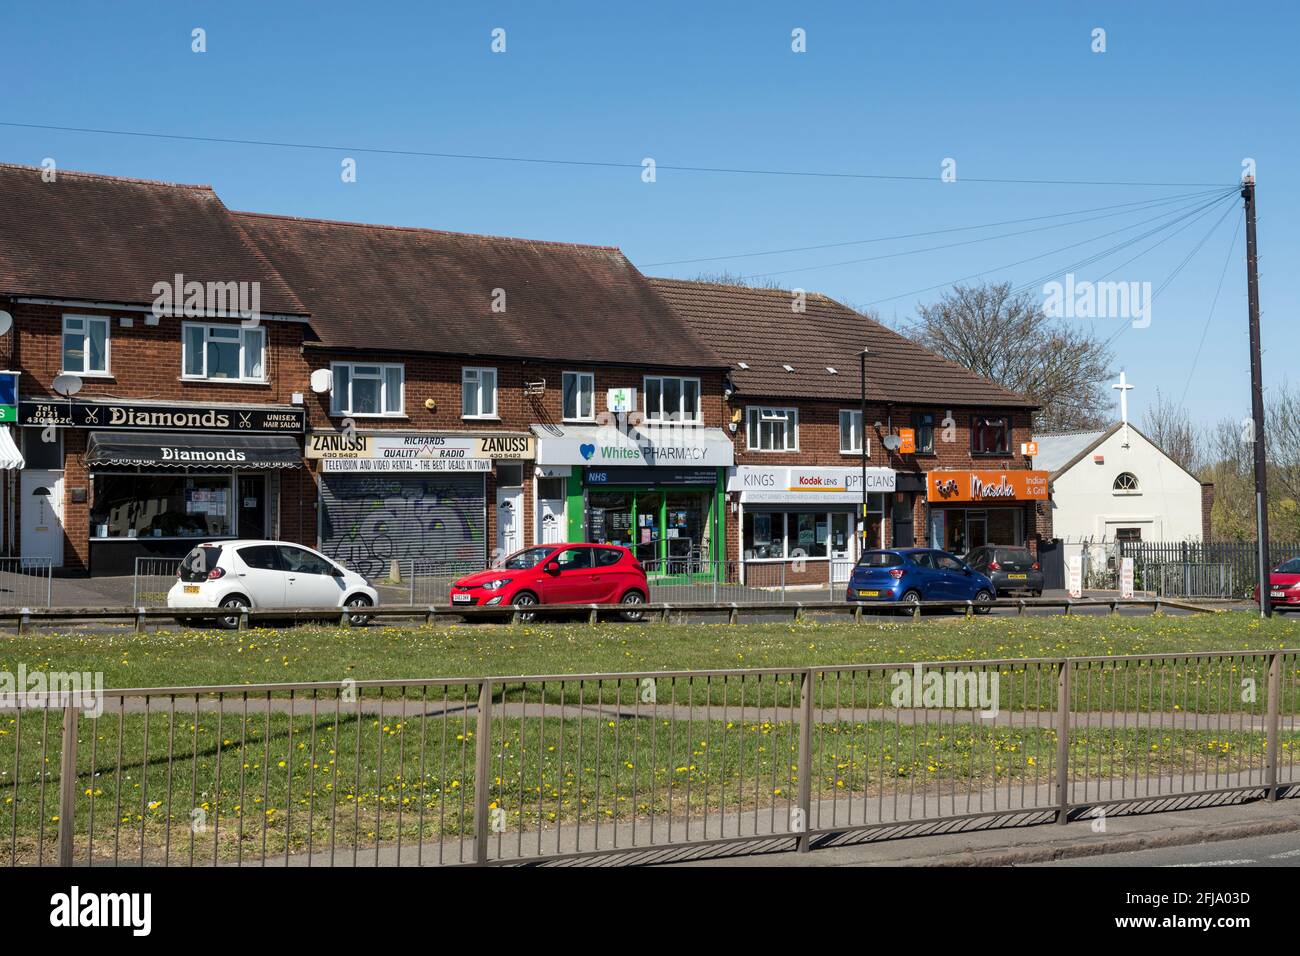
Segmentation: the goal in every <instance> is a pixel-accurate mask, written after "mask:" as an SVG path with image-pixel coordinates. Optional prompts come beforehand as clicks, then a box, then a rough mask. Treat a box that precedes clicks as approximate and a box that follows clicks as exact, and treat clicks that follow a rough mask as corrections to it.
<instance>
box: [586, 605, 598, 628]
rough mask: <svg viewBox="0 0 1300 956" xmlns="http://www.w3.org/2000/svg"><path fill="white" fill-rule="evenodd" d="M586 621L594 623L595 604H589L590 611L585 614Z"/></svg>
mask: <svg viewBox="0 0 1300 956" xmlns="http://www.w3.org/2000/svg"><path fill="white" fill-rule="evenodd" d="M587 623H588V624H595V623H596V605H594V604H593V605H591V613H590V614H588V615H587Z"/></svg>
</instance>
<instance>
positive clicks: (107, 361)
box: [59, 313, 113, 378]
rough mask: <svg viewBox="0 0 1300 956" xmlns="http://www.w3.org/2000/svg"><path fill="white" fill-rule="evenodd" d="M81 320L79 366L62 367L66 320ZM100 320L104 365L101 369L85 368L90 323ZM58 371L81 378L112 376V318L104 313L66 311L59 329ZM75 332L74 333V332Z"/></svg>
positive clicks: (88, 350)
mask: <svg viewBox="0 0 1300 956" xmlns="http://www.w3.org/2000/svg"><path fill="white" fill-rule="evenodd" d="M69 319H71V320H73V321H77V322H81V323H82V326H81V368H63V367H62V366H63V352H64V349H63V341H64V339H65V338H66V337H67V335H68V334H69V333H68V320H69ZM91 322H102V323H103V324H104V367H103V368H102V369H87V368H86V363H87V362H88V361H89V360H90V323H91ZM59 333H60V334H59V366H60V368H59V371H60V373H61V374H68V375H80V376H81V377H82V378H112V377H113V320H112V319H111V318H109V317H108V316H106V315H77V314H75V313H67V314H65V315H64V316H63V322H62V324H61V325H60V329H59ZM74 334H75V333H74Z"/></svg>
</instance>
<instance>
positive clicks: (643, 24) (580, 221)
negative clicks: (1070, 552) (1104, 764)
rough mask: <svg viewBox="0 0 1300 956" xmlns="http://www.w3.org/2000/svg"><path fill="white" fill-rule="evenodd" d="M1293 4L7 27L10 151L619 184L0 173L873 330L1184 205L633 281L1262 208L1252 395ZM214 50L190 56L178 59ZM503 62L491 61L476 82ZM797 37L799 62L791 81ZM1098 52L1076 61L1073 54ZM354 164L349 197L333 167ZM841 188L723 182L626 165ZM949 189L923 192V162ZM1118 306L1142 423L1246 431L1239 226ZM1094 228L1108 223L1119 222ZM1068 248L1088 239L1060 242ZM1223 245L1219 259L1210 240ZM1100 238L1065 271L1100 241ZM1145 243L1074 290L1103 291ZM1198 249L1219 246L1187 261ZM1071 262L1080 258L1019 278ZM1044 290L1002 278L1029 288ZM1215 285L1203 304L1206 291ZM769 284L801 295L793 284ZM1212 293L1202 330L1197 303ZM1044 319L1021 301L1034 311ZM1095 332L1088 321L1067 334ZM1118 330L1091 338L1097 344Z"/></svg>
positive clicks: (411, 14)
mask: <svg viewBox="0 0 1300 956" xmlns="http://www.w3.org/2000/svg"><path fill="white" fill-rule="evenodd" d="M1297 26H1300V13H1298V12H1297V10H1296V7H1295V5H1294V4H1288V3H1281V2H1276V3H1274V2H1262V3H1253V4H1251V5H1250V6H1249V7H1248V8H1242V7H1240V5H1234V4H1229V3H1197V2H1172V0H1170V2H1158V0H1146V2H1143V3H1140V4H1135V3H1131V2H1117V3H1109V2H1094V3H1065V2H1053V3H1042V2H1025V3H1020V2H1010V0H1002V2H991V3H983V4H974V3H970V2H969V0H956V2H927V3H924V4H922V3H914V4H885V3H878V2H870V3H861V2H856V3H839V2H824V3H818V4H802V5H801V4H793V3H784V4H777V3H707V4H705V3H698V2H697V3H674V2H664V3H659V4H652V5H641V4H617V3H608V2H606V3H578V2H572V3H547V4H538V3H514V4H511V3H497V2H481V3H465V4H446V3H409V4H406V3H400V2H390V3H385V4H370V5H367V4H356V3H336V2H320V0H315V2H292V0H279V2H276V3H273V4H267V3H246V2H225V3H222V4H215V3H197V2H176V0H167V2H131V3H120V4H111V5H110V4H104V3H101V2H64V3H60V4H21V5H18V4H11V5H6V6H5V8H4V9H3V11H0V35H3V36H4V37H5V39H6V44H5V47H6V57H5V80H4V84H5V88H6V94H5V96H4V97H3V100H2V101H0V102H2V103H3V105H2V106H0V121H3V122H8V123H25V124H43V125H52V126H65V127H94V128H98V129H116V130H136V131H149V132H158V133H171V134H180V135H194V136H205V137H217V138H234V139H246V140H275V141H289V142H296V143H319V144H331V145H339V146H342V147H361V146H366V147H378V148H393V149H405V150H415V151H431V152H444V153H446V152H450V153H462V154H464V153H468V154H477V155H495V156H517V157H536V158H547V159H568V160H585V161H596V162H612V163H627V164H630V165H629V166H625V167H614V168H604V167H592V166H568V165H542V164H531V163H514V162H489V161H481V160H480V161H471V160H462V159H442V158H428V157H412V156H393V155H378V154H373V153H364V152H359V151H356V150H355V149H348V148H343V149H328V150H304V149H283V148H269V147H260V146H252V145H234V144H221V143H204V142H179V141H174V140H163V139H147V138H139V137H123V136H109V135H102V134H89V133H73V132H61V131H51V130H35V129H24V128H15V127H7V126H0V160H2V161H7V162H18V163H32V164H36V163H39V162H41V160H42V159H44V158H45V157H53V158H54V159H55V160H56V161H57V162H58V164H59V166H60V167H62V168H68V169H85V170H92V171H96V172H104V173H112V174H117V175H125V176H139V177H145V178H157V179H165V180H171V181H179V182H204V183H210V184H212V185H213V186H214V187H215V188H216V189H217V190H218V192H219V193H220V195H221V196H222V198H223V199H224V200H225V202H226V203H227V204H228V205H229V206H231V207H232V208H237V209H251V210H261V211H270V212H280V213H287V214H293V215H303V216H319V217H325V218H335V219H351V220H363V221H371V222H382V223H394V224H403V225H419V226H429V227H434V228H441V229H451V230H463V231H470V232H483V233H494V234H504V235H517V236H528V237H534V238H543V239H555V240H569V241H576V242H591V243H602V244H610V245H617V246H620V247H622V248H623V250H624V251H625V252H626V253H627V254H628V255H629V256H630V257H631V258H632V260H633V261H634V262H635V263H637V264H638V265H639V266H640V267H641V268H642V269H643V270H644V271H646V272H647V273H649V274H658V275H676V276H682V277H692V276H694V275H696V274H698V273H700V272H716V271H720V270H727V271H731V272H734V273H739V274H755V273H769V272H777V273H782V274H778V275H776V276H774V278H776V279H777V280H778V281H780V282H782V283H783V284H787V285H791V286H800V287H803V288H807V289H816V290H820V291H824V292H826V293H828V294H830V295H833V296H836V297H839V298H842V299H845V300H847V301H850V302H853V303H856V304H867V303H877V305H876V308H877V309H878V310H879V311H880V313H881V314H882V316H883V317H884V318H885V319H886V320H887V321H894V320H895V319H899V320H902V319H906V318H907V317H909V316H910V315H911V314H912V313H913V310H914V308H915V305H916V303H917V301H926V300H930V299H932V298H934V297H935V296H936V295H937V294H938V292H937V291H934V292H925V293H918V294H913V295H904V293H909V292H911V291H912V290H917V289H924V288H926V287H929V286H934V285H938V284H941V283H946V282H948V281H949V280H951V279H954V278H957V277H961V276H965V275H968V274H972V273H985V275H986V277H987V278H989V279H1007V280H1010V281H1012V282H1013V283H1016V284H1018V285H1025V284H1028V283H1030V282H1031V281H1032V280H1035V279H1041V277H1042V276H1044V275H1046V274H1048V273H1050V272H1052V270H1053V269H1056V268H1058V267H1059V268H1064V267H1065V266H1067V265H1068V264H1070V263H1071V262H1074V261H1076V260H1078V259H1081V258H1083V257H1085V256H1087V255H1089V254H1091V253H1094V252H1100V251H1103V250H1105V249H1106V248H1107V247H1109V246H1111V245H1113V244H1115V243H1117V242H1120V241H1122V240H1124V239H1126V238H1132V237H1134V236H1136V235H1138V234H1140V233H1141V232H1143V231H1144V230H1145V229H1149V228H1153V227H1154V226H1155V225H1160V224H1161V222H1163V221H1164V220H1157V221H1156V222H1155V223H1152V224H1151V225H1149V226H1147V227H1140V226H1138V225H1137V224H1138V223H1140V222H1141V221H1143V220H1146V219H1151V218H1153V217H1155V216H1158V215H1161V214H1162V213H1169V214H1171V218H1172V214H1173V213H1174V212H1175V211H1176V210H1178V209H1180V208H1182V207H1183V206H1185V205H1186V204H1187V203H1190V202H1191V198H1188V199H1186V200H1181V201H1179V202H1174V203H1171V204H1169V205H1166V206H1161V207H1152V208H1150V209H1147V210H1145V211H1143V210H1142V209H1141V208H1140V207H1138V208H1136V209H1133V211H1125V212H1124V215H1122V216H1121V215H1110V214H1109V213H1108V212H1104V211H1099V212H1096V213H1092V214H1091V216H1102V215H1106V216H1108V218H1104V219H1098V220H1095V221H1093V222H1088V223H1076V224H1073V225H1065V226H1063V227H1060V228H1052V229H1045V230H1040V231H1037V232H1033V233H1028V234H1023V235H1019V236H1011V237H1005V238H1001V239H994V240H989V241H981V242H974V243H970V244H968V245H964V246H960V247H957V248H950V249H944V250H937V251H931V252H925V253H920V254H909V255H904V256H898V257H895V258H889V259H884V260H878V261H875V262H857V263H852V264H847V265H830V264H831V263H838V262H842V261H843V260H848V259H855V258H862V257H867V256H879V255H884V254H892V253H897V252H906V251H910V250H914V249H918V248H924V247H927V246H931V245H940V244H947V243H952V242H958V241H965V240H968V239H972V238H983V237H987V236H990V235H998V234H1001V233H1004V232H1012V231H1017V230H1024V229H1030V228H1035V227H1040V226H1044V225H1052V224H1055V223H1060V222H1066V223H1069V222H1071V220H1069V219H1066V220H1059V219H1058V220H1042V221H1040V222H1034V223H1025V224H1023V225H1009V226H1004V227H999V228H995V229H986V230H982V231H970V232H962V233H956V234H950V235H942V236H934V237H929V238H915V239H906V240H897V239H896V240H890V241H886V242H879V243H872V244H867V245H856V246H847V247H842V248H835V249H822V250H813V251H804V252H797V253H793V252H792V253H783V254H779V255H765V256H748V257H746V258H737V259H728V260H719V261H714V262H698V263H676V264H671V265H656V263H665V262H669V261H671V260H681V259H699V258H705V257H715V256H728V255H734V254H737V253H752V252H762V251H767V250H780V249H788V248H791V247H801V246H809V245H820V244H827V243H839V242H850V241H855V240H862V239H870V238H877V237H889V236H897V235H899V234H904V233H915V232H926V231H930V230H940V229H951V228H953V227H961V226H970V225H978V224H985V223H993V222H1003V221H1006V220H1016V219H1025V218H1028V217H1034V216H1043V215H1048V214H1055V213H1062V212H1070V211H1074V210H1090V209H1101V207H1111V206H1115V205H1116V204H1119V203H1137V202H1147V201H1154V200H1159V199H1162V198H1168V197H1174V196H1179V195H1182V194H1185V193H1191V192H1196V191H1198V189H1197V188H1194V187H1175V186H1120V185H1105V186H1096V185H1093V186H1081V185H1060V184H1051V185H1030V184H1024V183H1018V184H1016V183H981V182H977V181H974V180H978V179H1015V180H1028V179H1034V180H1054V181H1062V180H1100V181H1106V182H1118V181H1124V182H1133V181H1137V182H1153V183H1209V184H1219V183H1222V184H1223V186H1224V188H1225V190H1226V189H1227V188H1228V187H1231V185H1232V184H1233V183H1234V182H1235V181H1236V180H1237V179H1238V177H1239V175H1240V171H1241V162H1242V159H1243V158H1244V157H1251V158H1253V159H1254V160H1255V161H1256V163H1257V169H1258V178H1259V210H1260V222H1259V242H1260V251H1261V256H1262V258H1261V289H1262V302H1263V312H1264V344H1265V349H1266V351H1265V355H1264V367H1265V375H1266V381H1267V382H1268V383H1271V384H1280V383H1281V382H1282V380H1283V377H1284V376H1285V374H1286V372H1287V365H1288V363H1289V361H1290V350H1289V347H1288V339H1287V338H1286V335H1287V328H1288V325H1290V324H1292V323H1293V322H1294V317H1295V315H1296V312H1297V307H1298V306H1300V279H1297V278H1296V270H1294V268H1291V267H1289V266H1288V263H1294V262H1295V261H1296V259H1297V256H1298V255H1300V239H1297V235H1296V230H1295V228H1294V223H1296V222H1298V221H1300V186H1297V184H1296V180H1295V176H1294V172H1295V165H1296V156H1297V155H1298V154H1300V116H1298V115H1297V114H1298V113H1300V109H1298V104H1300V97H1298V96H1297V94H1298V93H1300V90H1298V89H1297V82H1296V76H1297V74H1296V70H1295V67H1294V42H1295V39H1296V37H1297V35H1298V31H1297ZM195 27H202V28H203V29H204V30H206V33H207V47H208V50H207V52H206V53H202V54H197V53H194V52H192V51H191V31H192V30H193V29H194V28H195ZM497 27H500V28H503V29H504V30H505V31H506V52H505V53H503V54H494V53H493V52H492V51H491V49H490V44H491V31H492V30H493V29H494V28H497ZM796 27H798V28H802V29H804V30H805V31H806V35H807V52H805V53H801V54H796V53H794V52H792V50H791V31H792V30H793V29H794V28H796ZM1097 27H1100V28H1103V29H1104V30H1105V31H1106V52H1104V53H1094V52H1092V49H1091V46H1092V31H1093V29H1094V28H1097ZM345 156H354V157H355V158H356V159H357V161H358V179H357V182H355V183H344V182H342V181H341V178H340V175H339V173H340V162H341V160H342V159H343V157H345ZM647 156H649V157H653V158H654V159H655V160H656V161H657V162H658V163H660V164H661V165H664V166H669V165H679V166H707V167H725V168H729V169H742V168H743V169H762V170H800V171H818V172H851V173H873V174H890V175H899V176H918V177H924V178H923V179H921V180H898V179H861V178H833V177H809V176H769V175H742V174H738V173H706V172H685V171H674V170H670V169H660V170H659V172H658V177H657V181H656V182H655V183H653V184H647V183H644V182H642V181H641V175H640V169H639V167H638V166H637V165H636V164H639V163H640V161H641V160H642V159H643V158H644V157H647ZM949 157H951V158H953V159H955V160H956V162H957V181H956V182H954V183H944V182H941V181H940V178H939V176H940V168H941V163H942V161H943V160H944V159H945V158H949ZM1227 210H1228V206H1227V205H1226V204H1225V205H1221V206H1219V207H1216V208H1214V209H1212V210H1209V211H1208V212H1207V213H1206V215H1205V216H1204V217H1203V218H1200V219H1198V220H1195V221H1184V222H1183V223H1182V224H1184V225H1186V228H1185V229H1184V230H1183V231H1182V232H1179V233H1177V234H1176V235H1173V236H1172V237H1170V238H1168V240H1167V241H1166V242H1164V243H1162V244H1161V245H1159V246H1157V247H1155V248H1153V249H1152V250H1151V251H1150V252H1149V253H1148V254H1146V255H1143V256H1142V257H1140V258H1138V259H1136V260H1135V261H1133V262H1132V263H1130V264H1128V265H1125V266H1123V268H1120V269H1119V270H1118V271H1116V272H1114V274H1113V275H1110V276H1109V278H1111V279H1118V280H1126V281H1135V282H1150V283H1151V284H1152V286H1153V287H1158V286H1160V285H1161V284H1162V283H1163V282H1164V281H1165V280H1166V278H1167V277H1168V276H1169V275H1170V274H1171V273H1172V272H1173V271H1174V270H1175V268H1176V267H1177V266H1178V265H1179V264H1180V262H1182V260H1183V259H1184V258H1185V257H1186V256H1187V255H1188V253H1190V252H1192V250H1193V248H1195V247H1196V246H1197V245H1198V243H1200V242H1201V240H1202V239H1204V240H1205V241H1204V244H1203V245H1202V246H1201V247H1200V250H1199V252H1197V254H1196V255H1195V256H1194V258H1192V259H1191V260H1190V261H1188V262H1187V263H1186V265H1185V266H1184V268H1183V269H1182V270H1181V272H1179V273H1178V274H1177V276H1176V277H1175V279H1174V280H1173V281H1172V282H1171V283H1169V285H1168V288H1167V289H1166V290H1165V291H1163V292H1162V293H1161V294H1160V295H1159V297H1158V298H1157V299H1156V300H1155V302H1154V304H1153V308H1152V321H1151V324H1150V326H1149V327H1148V328H1141V329H1139V328H1129V329H1128V330H1127V331H1125V332H1124V333H1123V334H1122V335H1121V336H1120V337H1119V338H1118V339H1117V340H1116V348H1117V364H1119V365H1122V366H1123V367H1124V368H1125V370H1126V371H1127V373H1128V376H1129V380H1130V381H1131V382H1133V383H1134V384H1135V385H1136V388H1135V390H1134V391H1133V392H1132V393H1130V396H1131V409H1133V411H1132V415H1133V417H1134V419H1135V420H1136V419H1137V418H1138V416H1140V413H1141V409H1142V407H1143V405H1144V404H1145V402H1146V401H1147V400H1149V399H1150V398H1151V397H1152V396H1153V395H1154V390H1155V388H1156V387H1159V388H1161V389H1162V390H1163V391H1164V392H1165V393H1166V394H1169V395H1171V396H1172V397H1173V398H1174V399H1175V400H1177V399H1178V398H1179V397H1181V396H1182V395H1183V393H1184V390H1185V391H1186V396H1187V397H1186V406H1187V408H1188V410H1189V411H1190V412H1191V414H1192V415H1193V417H1194V418H1195V419H1197V420H1199V421H1206V422H1208V421H1212V420H1214V419H1217V418H1220V417H1223V416H1229V415H1230V416H1232V417H1234V418H1240V417H1241V415H1243V414H1244V413H1246V412H1247V411H1248V408H1249V364H1248V355H1247V348H1246V310H1245V268H1244V260H1243V249H1244V234H1243V233H1241V232H1239V233H1238V234H1237V236H1236V240H1235V244H1231V245H1230V240H1231V239H1232V238H1233V229H1234V227H1235V226H1236V225H1237V223H1238V222H1239V220H1240V218H1241V216H1240V203H1239V201H1237V202H1236V203H1235V204H1234V206H1233V209H1232V211H1231V212H1229V213H1228V214H1227V216H1226V217H1225V218H1222V219H1221V218H1220V217H1221V215H1222V214H1223V213H1224V212H1227ZM1114 211H1115V210H1112V211H1111V212H1114ZM1074 218H1075V219H1084V218H1090V216H1085V215H1080V216H1077V217H1074ZM1216 223H1217V224H1218V225H1217V227H1216V228H1214V230H1213V231H1211V227H1214V226H1215V224H1216ZM1120 229H1127V231H1124V232H1117V233H1116V234H1115V235H1114V236H1111V237H1108V238H1101V239H1096V240H1095V241H1092V242H1085V240H1089V239H1092V238H1093V237H1097V236H1100V235H1101V234H1102V233H1106V232H1110V231H1112V230H1120ZM1166 235H1167V233H1158V234H1154V235H1153V236H1152V237H1151V238H1150V240H1148V241H1147V242H1144V243H1141V244H1138V245H1135V246H1133V247H1131V248H1130V249H1128V250H1127V251H1126V252H1124V253H1116V254H1115V255H1113V256H1111V257H1109V258H1106V259H1103V260H1101V261H1099V262H1098V263H1097V264H1095V265H1093V266H1090V267H1081V268H1078V269H1076V270H1075V274H1076V276H1077V278H1079V279H1089V278H1091V279H1097V278H1100V277H1101V275H1102V274H1103V273H1106V272H1108V271H1109V270H1111V269H1114V268H1115V267H1117V266H1122V265H1123V263H1124V262H1125V260H1127V259H1129V258H1130V257H1132V256H1133V255H1136V253H1138V252H1140V251H1142V250H1143V249H1145V248H1147V247H1148V246H1150V245H1152V244H1153V243H1155V242H1156V241H1157V240H1159V239H1160V238H1162V237H1164V236H1166ZM1207 236H1208V238H1206V237H1207ZM1073 243H1081V244H1080V245H1078V246H1077V247H1076V248H1074V249H1071V250H1068V251H1063V252H1061V253H1059V254H1054V255H1046V256H1044V255H1042V254H1043V253H1046V252H1049V251H1050V250H1054V249H1058V248H1060V247H1063V246H1067V245H1070V244H1073ZM1035 256H1041V258H1037V259H1035V261H1032V262H1028V263H1024V264H1021V265H1018V266H1013V265H1010V264H1011V263H1014V262H1017V261H1018V260H1022V259H1027V258H1030V257H1035ZM1225 263H1227V271H1226V274H1225V273H1223V269H1224V267H1225ZM785 270H802V271H797V272H786V271H785ZM1221 274H1225V279H1224V282H1223V287H1222V292H1221V294H1220V297H1219V301H1218V305H1217V309H1216V310H1215V312H1214V314H1213V317H1212V319H1210V321H1209V325H1208V331H1207V332H1206V333H1205V339H1204V347H1203V349H1202V350H1201V353H1200V356H1199V361H1198V362H1197V365H1196V372H1195V375H1194V376H1193V375H1191V371H1192V367H1193V359H1194V357H1195V356H1196V352H1197V349H1198V345H1199V343H1200V342H1201V340H1202V333H1203V330H1206V328H1207V326H1206V322H1207V317H1208V316H1209V314H1210V303H1211V300H1212V299H1213V297H1214V294H1215V290H1216V287H1217V286H1218V284H1219V277H1220V275H1221ZM1040 287H1041V281H1040V282H1039V283H1038V285H1037V286H1035V289H1037V288H1040ZM1072 321H1088V320H1080V319H1076V320H1072ZM1123 324H1124V323H1123V322H1122V321H1121V320H1118V319H1100V320H1096V327H1097V328H1098V330H1099V331H1100V332H1102V333H1103V334H1104V335H1107V336H1109V335H1111V334H1113V333H1115V332H1117V331H1119V329H1120V327H1121V326H1122V325H1123Z"/></svg>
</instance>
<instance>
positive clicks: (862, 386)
mask: <svg viewBox="0 0 1300 956" xmlns="http://www.w3.org/2000/svg"><path fill="white" fill-rule="evenodd" d="M870 353H871V350H870V349H868V348H866V347H865V346H864V347H863V349H862V351H861V352H859V353H858V360H859V364H860V366H861V372H860V373H859V378H858V387H859V405H860V410H859V414H860V415H861V416H862V428H861V435H860V436H859V437H860V439H861V440H860V441H859V442H858V444H859V445H860V446H861V448H860V450H861V452H862V541H861V544H860V545H859V546H858V557H859V558H861V557H862V553H863V552H864V551H866V550H867V356H868V355H869V354H870Z"/></svg>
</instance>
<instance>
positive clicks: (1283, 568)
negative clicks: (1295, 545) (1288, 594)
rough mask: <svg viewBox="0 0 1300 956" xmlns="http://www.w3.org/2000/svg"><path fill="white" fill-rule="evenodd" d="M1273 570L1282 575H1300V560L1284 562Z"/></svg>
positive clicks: (1294, 559) (1293, 559)
mask: <svg viewBox="0 0 1300 956" xmlns="http://www.w3.org/2000/svg"><path fill="white" fill-rule="evenodd" d="M1273 570H1274V571H1277V572H1278V573H1280V574H1300V558H1291V559H1290V560H1289V561H1283V562H1282V563H1281V564H1279V565H1278V566H1277V567H1276V568H1274V569H1273Z"/></svg>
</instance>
